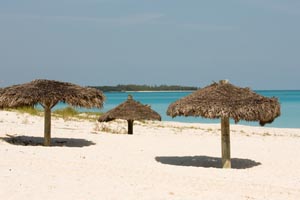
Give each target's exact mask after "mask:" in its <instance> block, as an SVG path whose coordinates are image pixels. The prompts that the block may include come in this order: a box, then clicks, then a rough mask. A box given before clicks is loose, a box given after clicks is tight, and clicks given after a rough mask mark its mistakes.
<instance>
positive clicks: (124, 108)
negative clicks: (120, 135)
mask: <svg viewBox="0 0 300 200" xmlns="http://www.w3.org/2000/svg"><path fill="white" fill-rule="evenodd" d="M115 119H124V120H127V122H128V134H133V121H134V120H159V121H160V120H161V117H160V115H159V114H158V113H157V112H155V111H154V110H152V109H151V108H150V107H149V106H147V105H143V104H141V103H140V102H138V101H135V100H133V99H132V96H131V95H128V99H127V101H125V102H123V103H121V104H120V105H118V106H117V107H115V108H113V109H112V110H110V111H108V112H106V113H105V114H103V115H101V116H100V117H99V119H98V121H99V122H108V121H111V120H115Z"/></svg>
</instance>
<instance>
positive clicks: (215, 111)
mask: <svg viewBox="0 0 300 200" xmlns="http://www.w3.org/2000/svg"><path fill="white" fill-rule="evenodd" d="M167 114H168V115H170V116H172V117H176V116H201V117H205V118H210V119H215V118H222V117H229V118H232V119H234V120H235V122H236V123H237V122H239V121H240V120H245V121H259V122H260V124H261V125H264V124H266V123H271V122H272V121H273V120H274V119H275V118H276V117H278V116H279V115H280V104H279V102H278V99H277V98H274V97H273V98H268V97H264V96H262V95H259V94H257V93H255V92H253V91H252V90H250V89H249V88H240V87H236V86H234V85H232V84H230V83H227V82H226V81H220V82H219V83H213V84H211V85H209V86H207V87H205V88H202V89H199V90H197V91H195V92H194V93H192V94H190V95H189V96H186V97H184V98H182V99H179V100H177V101H176V102H174V103H172V104H170V105H169V107H168V110H167Z"/></svg>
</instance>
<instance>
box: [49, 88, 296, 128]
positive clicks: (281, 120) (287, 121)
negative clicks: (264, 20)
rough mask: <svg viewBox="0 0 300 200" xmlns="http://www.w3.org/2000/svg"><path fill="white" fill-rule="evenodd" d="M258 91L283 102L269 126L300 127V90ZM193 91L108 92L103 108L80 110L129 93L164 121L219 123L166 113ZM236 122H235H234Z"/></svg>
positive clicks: (108, 106) (112, 102) (112, 101)
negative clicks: (97, 105)
mask: <svg viewBox="0 0 300 200" xmlns="http://www.w3.org/2000/svg"><path fill="white" fill-rule="evenodd" d="M256 92H257V93H259V94H261V95H264V96H267V97H273V96H274V97H277V98H278V99H279V101H280V104H281V116H280V117H278V118H276V119H275V120H274V122H273V123H272V124H267V125H266V126H267V127H280V128H300V120H299V117H300V90H259V91H256ZM190 93H191V92H106V93H104V95H105V96H106V101H105V103H104V107H103V108H102V109H100V110H99V109H89V110H87V109H82V108H78V110H79V111H95V112H106V111H108V110H110V109H112V108H114V107H115V106H117V105H119V104H120V103H122V102H124V101H126V100H127V96H128V94H131V95H132V96H133V98H134V99H135V100H137V101H140V102H141V103H143V104H149V105H151V108H152V109H153V110H155V111H156V112H158V113H159V114H160V115H161V116H162V120H163V121H179V122H190V123H219V122H220V121H219V120H218V119H216V120H211V119H205V118H201V117H175V118H171V117H169V116H167V115H166V111H167V108H168V106H169V104H170V103H172V102H174V101H176V100H177V99H179V98H181V97H184V96H186V95H189V94H190ZM65 106H66V105H65V104H63V103H60V104H58V105H57V106H56V107H55V108H54V109H58V108H62V107H65ZM232 123H234V122H232ZM238 124H244V125H251V126H259V124H258V122H245V121H240V122H239V123H238Z"/></svg>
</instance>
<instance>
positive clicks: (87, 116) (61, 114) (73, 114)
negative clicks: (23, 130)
mask: <svg viewBox="0 0 300 200" xmlns="http://www.w3.org/2000/svg"><path fill="white" fill-rule="evenodd" d="M9 110H13V111H17V112H20V113H27V114H30V115H34V116H43V115H44V111H43V110H40V109H37V108H34V107H20V108H15V109H9ZM99 115H100V114H99V113H95V112H78V111H76V110H75V109H74V108H72V107H66V108H62V109H58V110H55V111H53V112H52V116H53V117H58V118H63V119H64V120H68V119H81V120H93V121H94V120H97V119H98V117H99Z"/></svg>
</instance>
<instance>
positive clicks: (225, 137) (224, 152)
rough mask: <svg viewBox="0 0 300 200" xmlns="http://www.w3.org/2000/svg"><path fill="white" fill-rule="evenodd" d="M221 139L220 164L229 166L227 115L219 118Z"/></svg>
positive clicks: (225, 166)
mask: <svg viewBox="0 0 300 200" xmlns="http://www.w3.org/2000/svg"><path fill="white" fill-rule="evenodd" d="M221 134H222V136H221V140H222V166H223V168H231V161H230V128H229V117H222V118H221Z"/></svg>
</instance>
